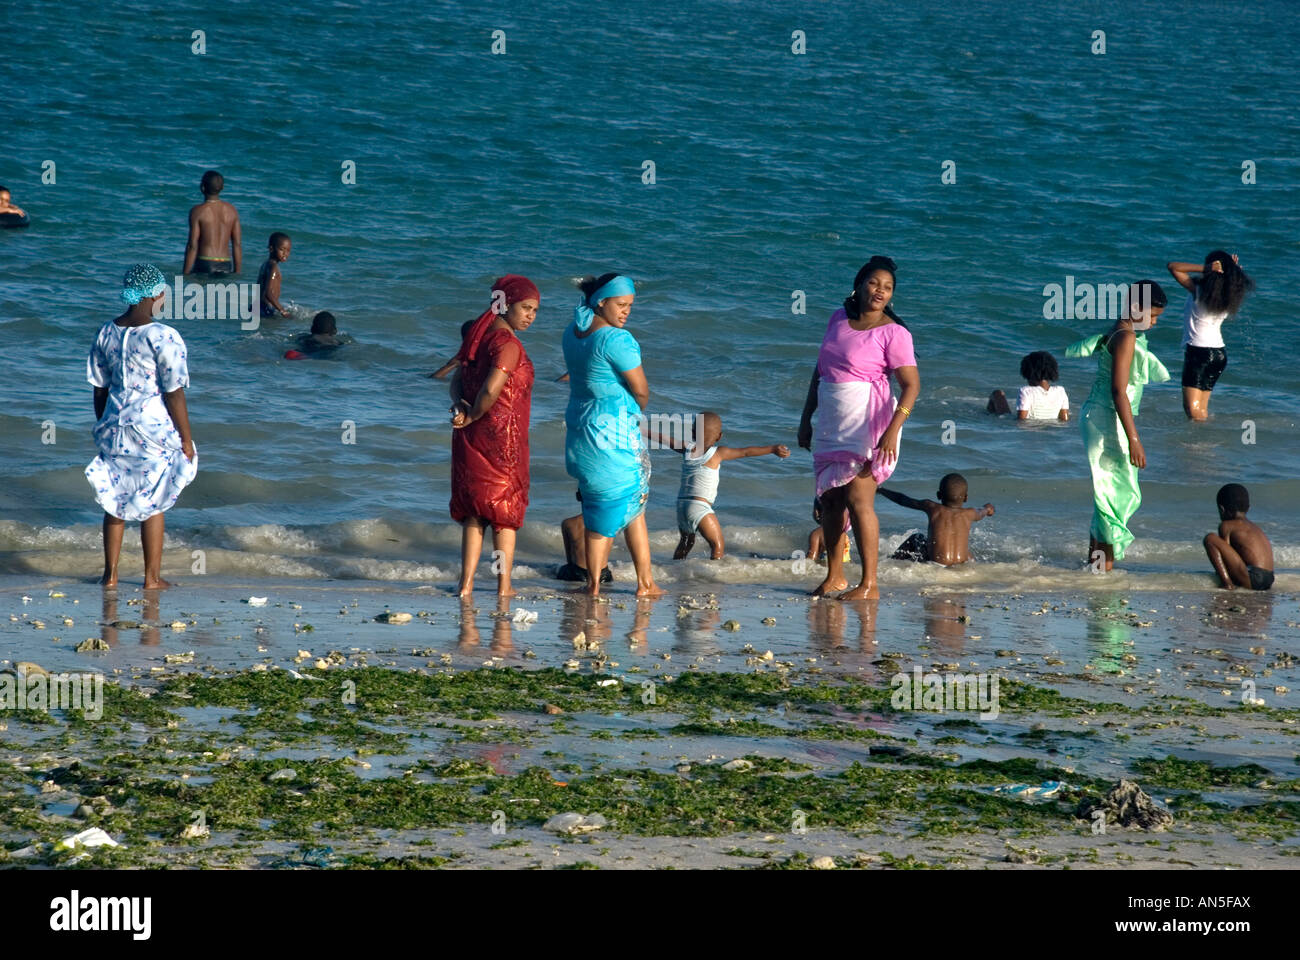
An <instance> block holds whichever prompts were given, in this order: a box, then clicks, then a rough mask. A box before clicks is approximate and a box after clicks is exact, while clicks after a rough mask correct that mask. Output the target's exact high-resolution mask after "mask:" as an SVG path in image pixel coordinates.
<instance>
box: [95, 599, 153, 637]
mask: <svg viewBox="0 0 1300 960" xmlns="http://www.w3.org/2000/svg"><path fill="white" fill-rule="evenodd" d="M159 595H160V591H158V590H146V591H145V592H144V599H143V600H142V601H141V603H140V607H141V609H140V617H141V619H140V620H138V621H132V620H131V618H129V617H127V618H125V619H124V618H122V617H121V616H120V615H119V614H118V600H117V591H116V590H105V591H104V602H103V606H102V608H101V610H100V618H99V619H100V632H99V636H100V639H101V640H103V641H104V642H105V643H106V644H108V645H109V646H110V647H113V648H116V647H117V645H118V643H119V642H120V641H121V639H122V637H121V631H122V630H124V629H134V628H133V627H119V626H117V624H120V623H124V622H126V623H131V622H134V623H138V624H139V630H140V644H141V645H142V646H146V647H154V646H157V645H158V644H160V643H162V631H161V630H160V629H159V627H160V625H161V624H160V621H159V616H158V611H159V606H160V605H159V602H158V600H159ZM127 610H128V612H129V611H131V610H132V607H131V605H128V606H127Z"/></svg>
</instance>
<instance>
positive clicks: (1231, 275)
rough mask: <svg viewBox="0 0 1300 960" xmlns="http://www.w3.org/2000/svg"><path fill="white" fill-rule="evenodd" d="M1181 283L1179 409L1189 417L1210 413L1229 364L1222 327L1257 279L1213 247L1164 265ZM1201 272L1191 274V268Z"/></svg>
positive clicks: (1205, 416) (1200, 418)
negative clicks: (1200, 258) (1201, 259)
mask: <svg viewBox="0 0 1300 960" xmlns="http://www.w3.org/2000/svg"><path fill="white" fill-rule="evenodd" d="M1168 267H1169V272H1170V273H1171V274H1173V277H1174V279H1175V280H1177V281H1178V284H1179V286H1181V287H1182V288H1183V289H1185V290H1186V291H1187V294H1188V296H1187V305H1186V306H1185V307H1184V308H1183V412H1184V413H1186V414H1187V418H1188V419H1189V420H1206V419H1209V416H1210V392H1211V391H1212V390H1214V385H1215V384H1216V383H1218V381H1219V375H1220V374H1222V373H1223V371H1224V369H1225V368H1226V367H1227V366H1228V353H1227V350H1226V349H1225V347H1224V343H1223V331H1222V330H1221V329H1220V328H1221V326H1222V324H1223V321H1224V320H1227V319H1228V318H1229V317H1231V316H1232V315H1233V314H1235V313H1236V312H1237V311H1238V310H1240V309H1241V303H1242V301H1243V300H1245V299H1246V294H1247V293H1249V292H1250V291H1251V290H1253V289H1254V288H1255V281H1253V280H1251V279H1250V277H1248V276H1246V271H1244V270H1242V269H1241V265H1240V264H1238V263H1237V255H1236V254H1235V253H1232V254H1229V253H1227V252H1226V251H1223V250H1212V251H1211V252H1210V253H1208V254H1206V256H1205V263H1204V265H1202V264H1199V263H1181V262H1177V261H1175V262H1173V263H1170V264H1169V265H1168ZM1193 273H1199V274H1200V276H1199V277H1198V278H1196V279H1195V280H1193V279H1192V277H1191V274H1193Z"/></svg>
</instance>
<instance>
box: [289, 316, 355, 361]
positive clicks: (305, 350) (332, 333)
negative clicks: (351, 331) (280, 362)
mask: <svg viewBox="0 0 1300 960" xmlns="http://www.w3.org/2000/svg"><path fill="white" fill-rule="evenodd" d="M351 342H352V338H351V337H349V336H348V335H347V334H346V333H343V334H341V333H339V328H338V321H337V320H335V319H334V314H332V313H330V312H329V311H328V310H322V311H321V312H320V313H318V314H316V316H314V317H312V321H311V333H304V334H300V335H299V337H298V349H296V350H288V351H285V354H284V358H285V359H286V360H303V359H305V358H306V357H309V356H317V357H328V356H331V355H332V354H333V353H334V352H335V351H336V350H337V349H338V348H339V347H341V346H343V345H344V344H346V343H351Z"/></svg>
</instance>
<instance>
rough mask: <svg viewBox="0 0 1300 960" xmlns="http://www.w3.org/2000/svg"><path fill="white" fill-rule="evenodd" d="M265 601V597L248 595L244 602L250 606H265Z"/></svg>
mask: <svg viewBox="0 0 1300 960" xmlns="http://www.w3.org/2000/svg"><path fill="white" fill-rule="evenodd" d="M266 601H267V598H266V597H249V598H248V599H247V600H245V601H244V602H245V603H246V604H248V605H249V606H250V607H264V606H266Z"/></svg>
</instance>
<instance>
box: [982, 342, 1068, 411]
mask: <svg viewBox="0 0 1300 960" xmlns="http://www.w3.org/2000/svg"><path fill="white" fill-rule="evenodd" d="M1020 376H1022V377H1023V378H1024V379H1025V381H1026V383H1027V384H1028V386H1024V387H1021V388H1020V400H1019V402H1018V403H1017V404H1016V417H1017V419H1020V420H1062V421H1064V420H1069V419H1070V398H1069V397H1068V396H1066V393H1065V387H1059V386H1056V384H1055V383H1054V382H1053V381H1055V380H1058V379H1060V376H1061V371H1060V368H1059V367H1058V366H1057V365H1056V358H1055V357H1054V356H1052V355H1051V354H1050V353H1048V352H1047V351H1046V350H1035V351H1034V352H1033V353H1030V354H1026V355H1025V357H1024V358H1023V359H1022V360H1021V361H1020ZM988 411H989V413H994V414H1003V413H1010V412H1011V405H1010V404H1008V403H1007V395H1006V394H1005V393H1003V392H1002V391H1001V390H994V391H993V393H992V394H991V395H990V396H989V405H988Z"/></svg>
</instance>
